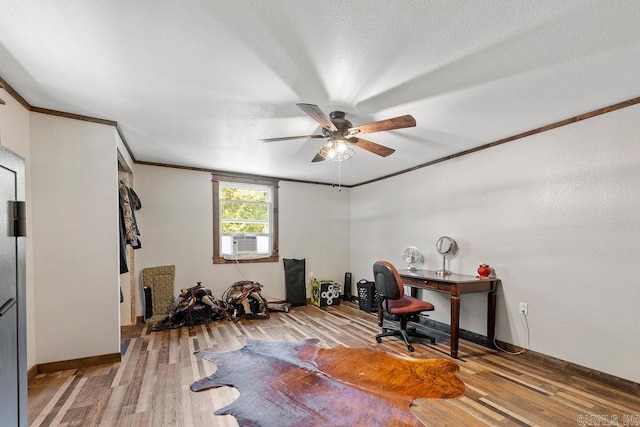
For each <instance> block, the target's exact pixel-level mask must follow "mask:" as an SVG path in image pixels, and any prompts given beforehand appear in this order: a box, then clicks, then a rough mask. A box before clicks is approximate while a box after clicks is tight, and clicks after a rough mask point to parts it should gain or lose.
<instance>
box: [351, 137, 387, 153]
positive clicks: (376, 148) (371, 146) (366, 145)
mask: <svg viewBox="0 0 640 427" xmlns="http://www.w3.org/2000/svg"><path fill="white" fill-rule="evenodd" d="M348 141H349V142H350V143H352V144H353V145H355V146H356V147H358V148H362V149H363V150H367V151H370V152H372V153H373V154H377V155H378V156H382V157H387V156H390V155H392V154H393V153H395V151H396V150H394V149H393V148H389V147H385V146H384V145H380V144H376V143H375V142H371V141H367V140H366V139H362V138H355V137H353V138H349V139H348Z"/></svg>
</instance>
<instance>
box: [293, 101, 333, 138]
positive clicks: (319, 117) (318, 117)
mask: <svg viewBox="0 0 640 427" xmlns="http://www.w3.org/2000/svg"><path fill="white" fill-rule="evenodd" d="M296 105H297V106H298V107H300V109H301V110H302V111H304V112H305V113H307V114H308V115H309V116H310V117H311V118H312V119H313V120H315V121H316V122H318V123H319V124H320V126H322V127H323V128H326V129H331V130H332V131H334V132H337V131H338V128H337V127H336V125H334V124H333V122H332V121H331V119H330V118H329V116H327V115H326V114H325V113H324V111H322V110H321V109H320V107H318V106H317V105H315V104H296Z"/></svg>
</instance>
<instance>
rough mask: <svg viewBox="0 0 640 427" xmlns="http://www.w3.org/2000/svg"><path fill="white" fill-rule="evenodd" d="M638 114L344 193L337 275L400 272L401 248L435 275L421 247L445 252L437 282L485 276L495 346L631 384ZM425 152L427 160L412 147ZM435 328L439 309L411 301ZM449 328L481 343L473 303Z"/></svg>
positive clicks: (442, 301)
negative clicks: (452, 253)
mask: <svg viewBox="0 0 640 427" xmlns="http://www.w3.org/2000/svg"><path fill="white" fill-rule="evenodd" d="M639 116H640V106H638V105H636V106H633V107H628V108H625V109H622V110H618V111H615V112H612V113H609V114H606V115H601V116H597V117H595V118H592V119H589V120H585V121H582V122H579V123H576V124H572V125H569V126H564V127H561V128H558V129H555V130H552V131H548V132H545V133H542V134H538V135H534V136H530V137H528V138H525V139H521V140H518V141H515V142H511V143H507V144H503V145H500V146H497V147H494V148H490V149H487V150H483V151H480V152H477V153H474V154H470V155H466V156H463V157H459V158H456V159H453V160H450V161H446V162H443V163H440V164H436V165H433V166H430V167H426V168H422V169H419V170H417V171H414V172H411V173H407V174H404V175H400V176H398V177H395V178H391V179H387V180H384V181H381V182H377V183H372V184H369V185H365V186H362V187H356V188H352V189H351V201H352V203H351V248H352V251H351V268H352V269H353V271H354V275H355V277H354V278H355V279H356V280H357V279H358V278H361V276H363V277H369V278H371V277H372V273H371V271H370V270H371V266H372V263H373V262H374V261H375V260H376V259H378V258H383V259H387V260H389V261H391V262H393V263H394V264H396V265H397V266H399V267H404V264H403V262H402V259H401V256H400V254H401V251H402V249H403V248H404V247H406V246H408V245H415V246H417V247H418V248H419V249H421V250H422V251H423V253H424V254H425V258H426V265H425V267H424V268H426V269H430V270H436V269H438V268H439V266H440V262H441V258H440V257H439V255H438V254H437V253H436V251H435V247H434V245H435V242H436V240H437V239H438V237H440V236H442V235H449V236H451V237H453V238H455V239H456V240H457V241H458V243H459V245H460V254H459V256H458V258H457V259H455V260H453V261H452V262H451V265H450V267H451V268H450V269H451V270H452V271H455V272H459V273H464V274H475V270H476V268H477V266H478V264H480V263H482V262H486V263H488V264H490V265H491V266H492V267H494V268H495V271H496V273H497V276H498V277H500V278H501V279H502V287H501V289H500V290H499V292H498V307H497V310H498V312H497V330H496V334H497V339H499V340H503V341H506V342H511V343H514V344H517V345H520V346H524V345H526V344H527V340H526V334H525V330H524V327H523V324H522V323H521V318H520V315H519V314H518V304H519V302H520V301H523V302H527V303H528V304H529V315H528V324H529V327H530V330H531V334H530V344H531V349H532V350H534V351H537V352H540V353H543V354H546V355H549V356H553V357H557V358H560V359H563V360H566V361H570V362H573V363H576V364H578V365H582V366H586V367H589V368H593V369H596V370H599V371H602V372H606V373H609V374H612V375H616V376H620V377H623V378H626V379H629V380H632V381H635V382H640V364H638V362H637V355H638V354H640V323H638V322H637V319H636V317H637V316H636V315H637V310H638V307H640V286H638V267H637V264H636V262H637V260H638V259H639V257H640V220H638V212H639V211H640V120H638V119H639V118H640V117H639ZM425 149H428V147H425ZM422 296H423V298H424V299H428V300H429V301H432V302H433V303H434V304H435V306H436V311H435V312H434V313H433V314H432V315H431V317H432V318H433V319H435V320H438V321H441V322H445V323H449V316H450V310H449V301H448V298H445V297H444V296H443V295H440V294H437V293H433V292H427V291H424V292H423V293H422ZM461 299H462V314H461V327H462V328H463V329H467V330H470V331H474V332H477V333H481V334H483V335H484V334H485V333H486V317H485V316H486V296H485V295H484V294H483V295H480V294H478V295H464V296H462V298H461Z"/></svg>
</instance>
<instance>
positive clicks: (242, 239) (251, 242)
mask: <svg viewBox="0 0 640 427" xmlns="http://www.w3.org/2000/svg"><path fill="white" fill-rule="evenodd" d="M257 252H258V237H257V236H246V235H237V236H233V253H234V254H255V253H257Z"/></svg>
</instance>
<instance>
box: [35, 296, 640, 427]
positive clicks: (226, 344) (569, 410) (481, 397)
mask: <svg viewBox="0 0 640 427" xmlns="http://www.w3.org/2000/svg"><path fill="white" fill-rule="evenodd" d="M378 331H379V329H378V326H377V324H376V318H375V316H374V315H373V314H369V313H365V312H364V311H361V310H359V309H358V307H357V305H355V304H352V303H344V302H343V303H342V304H340V305H339V306H332V307H327V308H323V309H320V308H317V307H315V306H306V307H296V308H293V309H292V310H291V311H290V312H289V313H272V314H271V317H270V318H269V319H262V320H248V319H244V320H241V321H239V322H237V323H233V322H230V321H216V322H212V323H210V324H209V325H199V326H196V327H194V328H192V329H189V328H184V327H183V328H180V329H174V330H168V331H163V332H151V331H150V330H149V328H148V326H147V325H136V326H131V327H125V328H123V337H122V349H123V358H122V361H121V362H120V363H114V364H107V365H100V366H96V367H91V368H86V369H78V370H68V371H61V372H56V373H50V374H42V375H38V376H37V377H36V378H35V379H34V380H33V381H32V382H31V384H30V386H29V424H30V425H31V426H58V425H63V426H136V427H138V426H236V425H237V423H236V421H235V419H234V418H232V417H230V416H224V417H219V416H215V415H213V412H214V411H215V410H216V409H218V408H220V407H222V406H225V405H227V404H229V403H230V402H232V401H233V400H234V399H235V398H236V397H237V396H238V392H237V391H236V390H235V389H233V388H229V387H223V388H219V389H216V390H207V391H203V392H199V393H194V392H192V391H190V390H189V385H190V384H191V383H192V382H194V381H195V380H198V379H200V378H202V377H204V376H206V375H210V374H211V373H213V372H214V371H215V366H214V364H213V363H211V362H209V361H206V360H202V359H199V358H196V357H195V356H193V352H194V351H196V350H198V349H207V350H209V351H229V350H235V349H238V348H240V347H242V346H243V345H244V340H245V339H246V338H247V337H252V338H257V339H262V340H272V341H298V340H302V339H306V338H319V339H320V341H321V345H322V346H324V347H333V346H335V345H338V344H342V345H345V346H348V347H362V348H365V347H369V348H375V349H384V350H386V351H388V352H392V353H397V354H401V355H404V356H408V355H409V353H408V352H407V351H406V347H405V346H404V344H402V343H401V342H399V341H397V340H396V339H395V338H387V339H386V340H385V341H384V342H383V343H382V344H376V342H375V339H374V338H373V337H374V335H375V334H376V333H377V332H378ZM436 338H438V341H437V343H436V345H423V344H417V345H416V346H415V347H416V351H415V352H414V353H411V354H410V355H411V356H412V357H416V358H445V359H449V355H448V354H449V347H448V335H446V334H442V333H438V334H436ZM79 345H81V344H79ZM457 363H458V364H459V366H460V373H459V374H458V377H459V378H460V379H461V380H462V381H464V383H465V384H466V386H467V391H466V393H465V395H464V396H463V397H461V398H459V399H451V400H421V401H416V403H417V405H416V406H415V408H414V409H413V411H414V414H415V415H416V416H417V418H418V419H419V420H421V421H422V422H423V423H424V424H425V425H427V426H456V427H457V426H476V425H478V426H484V425H495V426H511V425H523V426H528V425H531V426H533V425H537V426H580V425H589V426H594V425H598V426H603V425H640V396H637V395H632V394H630V393H625V392H623V391H621V390H616V389H615V388H612V387H610V386H606V385H603V384H600V383H598V382H596V381H594V380H591V379H588V378H586V377H580V376H576V375H575V374H571V373H568V372H558V371H555V372H554V370H552V369H551V368H549V367H547V366H543V365H541V364H540V363H539V362H535V361H532V360H529V359H527V358H525V357H522V356H513V355H508V354H505V353H499V352H496V351H493V350H490V349H488V348H485V347H482V346H480V345H477V344H473V343H470V342H468V341H464V340H461V342H460V359H458V360H457ZM614 417H615V419H616V420H617V424H615V423H612V421H613V420H614ZM418 424H419V423H418ZM370 425H375V424H374V423H373V422H372V424H370ZM380 425H385V424H384V420H380Z"/></svg>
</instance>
